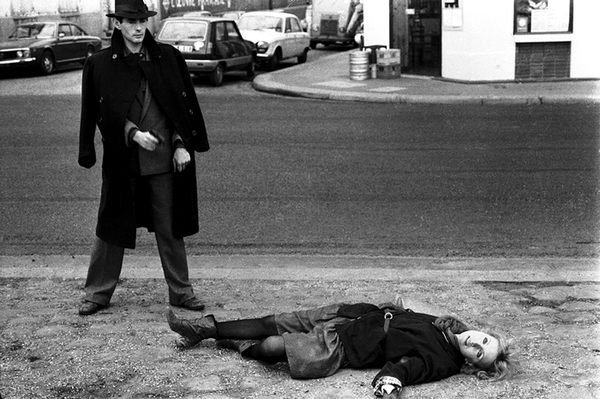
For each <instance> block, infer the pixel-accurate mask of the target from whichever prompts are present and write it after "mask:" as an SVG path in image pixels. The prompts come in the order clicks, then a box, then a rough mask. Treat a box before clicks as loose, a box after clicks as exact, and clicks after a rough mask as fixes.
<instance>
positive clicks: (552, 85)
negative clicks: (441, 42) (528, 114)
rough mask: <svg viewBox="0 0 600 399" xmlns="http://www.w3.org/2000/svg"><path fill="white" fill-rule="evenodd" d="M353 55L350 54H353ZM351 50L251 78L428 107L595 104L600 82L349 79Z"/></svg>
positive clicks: (292, 90) (305, 90)
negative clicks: (426, 105) (472, 81)
mask: <svg viewBox="0 0 600 399" xmlns="http://www.w3.org/2000/svg"><path fill="white" fill-rule="evenodd" d="M352 51H354V50H352ZM349 57H350V52H349V51H345V52H339V53H335V54H333V55H331V56H327V57H323V58H320V59H318V60H316V61H311V62H307V63H306V64H301V65H294V66H292V67H289V68H284V69H280V70H278V71H275V72H271V73H267V74H261V75H259V76H256V77H255V78H254V82H253V85H254V88H255V89H256V90H259V91H264V92H269V93H274V94H281V95H287V96H297V97H307V98H315V99H322V100H338V101H366V102H384V103H432V104H498V103H506V104H556V103H560V104H573V103H584V104H598V103H600V80H565V81H553V82H527V83H513V82H495V83H469V82H455V81H449V80H445V79H439V78H428V77H422V76H415V75H406V74H405V75H402V76H401V77H400V78H398V79H367V80H363V81H356V80H351V79H350V72H349V71H350V66H349V65H350V62H349Z"/></svg>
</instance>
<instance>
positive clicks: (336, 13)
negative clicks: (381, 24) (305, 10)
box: [307, 0, 364, 49]
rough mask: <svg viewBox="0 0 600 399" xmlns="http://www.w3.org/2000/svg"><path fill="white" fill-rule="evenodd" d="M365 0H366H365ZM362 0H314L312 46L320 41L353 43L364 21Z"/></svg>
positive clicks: (309, 27) (311, 24)
mask: <svg viewBox="0 0 600 399" xmlns="http://www.w3.org/2000/svg"><path fill="white" fill-rule="evenodd" d="M363 1H364V0H363ZM362 7H363V5H362V4H361V0H313V2H312V7H311V8H309V12H311V13H312V15H311V17H310V18H307V20H310V26H308V27H307V30H308V31H309V33H310V47H311V48H313V49H314V48H316V47H317V45H318V44H319V43H321V44H324V45H329V44H334V43H338V44H352V45H355V41H354V35H355V34H356V31H357V29H358V27H359V26H360V25H361V23H362V14H363V11H362Z"/></svg>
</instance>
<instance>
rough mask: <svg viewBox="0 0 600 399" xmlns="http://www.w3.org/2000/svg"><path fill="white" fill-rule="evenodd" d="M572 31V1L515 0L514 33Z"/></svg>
mask: <svg viewBox="0 0 600 399" xmlns="http://www.w3.org/2000/svg"><path fill="white" fill-rule="evenodd" d="M572 31H573V0H515V33H516V34H521V33H564V32H572Z"/></svg>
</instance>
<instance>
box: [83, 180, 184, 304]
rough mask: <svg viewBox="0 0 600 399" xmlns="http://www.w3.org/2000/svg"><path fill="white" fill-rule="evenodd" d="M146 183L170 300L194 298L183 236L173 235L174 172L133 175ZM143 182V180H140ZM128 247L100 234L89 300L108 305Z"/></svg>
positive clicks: (88, 285) (87, 287)
mask: <svg viewBox="0 0 600 399" xmlns="http://www.w3.org/2000/svg"><path fill="white" fill-rule="evenodd" d="M134 179H141V183H143V184H144V185H146V187H147V192H148V200H149V201H150V204H151V209H152V222H153V224H154V230H155V236H156V243H157V245H158V253H159V255H160V261H161V264H162V268H163V272H164V274H165V280H166V281H167V285H168V286H169V303H170V304H172V305H181V304H183V302H185V301H187V300H188V299H191V298H194V291H193V288H192V285H191V283H190V280H189V271H188V264H187V256H186V253H185V244H184V241H183V238H181V237H174V236H173V228H172V225H173V184H174V172H168V173H161V174H157V175H150V176H142V177H136V178H132V185H133V186H137V184H135V181H134ZM138 183H139V182H138ZM124 253H125V248H123V247H120V246H117V245H114V244H110V243H108V242H106V241H104V240H102V239H101V238H98V237H96V241H95V242H94V248H93V250H92V255H91V259H90V267H89V269H88V275H87V280H86V283H85V292H86V295H85V301H87V302H93V303H97V304H99V305H104V306H106V305H108V304H109V302H110V299H111V297H112V294H113V292H114V291H115V288H116V286H117V283H118V281H119V276H120V275H121V268H122V266H123V255H124Z"/></svg>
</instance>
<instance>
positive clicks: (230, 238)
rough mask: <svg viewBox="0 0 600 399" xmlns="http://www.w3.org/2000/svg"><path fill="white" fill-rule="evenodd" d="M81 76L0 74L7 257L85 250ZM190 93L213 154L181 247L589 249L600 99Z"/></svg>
mask: <svg viewBox="0 0 600 399" xmlns="http://www.w3.org/2000/svg"><path fill="white" fill-rule="evenodd" d="M80 73H81V72H80V70H73V71H69V72H62V73H59V74H57V75H53V76H51V77H48V78H37V77H23V78H12V79H4V80H0V89H1V90H0V93H1V94H0V107H1V109H2V110H3V112H2V114H1V116H0V126H2V128H1V131H2V133H1V134H2V142H1V144H0V157H1V161H0V162H1V163H0V165H1V170H2V173H1V177H0V203H1V210H0V224H1V225H2V226H3V229H2V232H1V235H2V236H1V239H0V245H1V248H0V253H1V254H10V255H18V254H28V253H60V254H87V253H89V249H90V246H91V242H92V239H93V231H94V226H95V219H96V212H97V206H98V199H99V191H100V168H99V166H96V167H95V168H93V169H92V170H86V169H83V168H81V167H79V166H78V165H77V130H78V123H79V95H78V90H79V82H80ZM42 80H43V81H42ZM36 83H43V84H41V85H36ZM37 86H39V88H38V87H37ZM197 91H198V95H199V98H200V101H201V105H202V108H203V110H204V114H205V118H206V120H207V125H208V130H209V138H210V141H211V145H212V150H211V151H209V152H208V153H205V154H199V155H198V156H197V160H198V165H197V167H198V177H199V201H200V221H201V232H200V233H199V234H197V235H195V236H193V237H190V238H189V239H188V240H187V242H188V248H189V252H190V254H206V253H208V254H215V253H219V254H232V253H252V254H256V253H260V254H262V253H302V254H368V255H403V256H474V257H486V256H508V257H513V256H514V257H523V256H527V257H529V256H534V257H535V256H551V257H580V256H597V255H598V252H599V251H598V234H597V232H598V231H599V229H598V227H599V226H598V224H599V223H598V221H599V220H600V219H599V212H598V202H597V198H598V192H599V190H598V159H597V158H598V150H599V143H598V137H597V128H598V125H599V122H600V121H599V117H598V115H599V114H598V112H597V107H593V106H583V105H569V106H550V105H548V106H534V107H522V106H501V105H496V106H465V105H461V106H449V105H440V106H436V105H430V106H424V105H394V104H365V103H342V102H339V103H336V102H321V101H315V100H303V99H291V98H282V97H277V96H272V95H267V94H262V93H256V92H254V91H253V90H252V89H251V87H250V82H248V81H247V80H244V79H240V80H237V81H236V79H235V78H233V77H232V78H231V80H230V81H228V82H226V84H225V86H224V87H222V88H211V87H207V86H205V85H203V84H202V82H199V81H197ZM19 93H20V94H19ZM138 243H139V247H140V248H139V250H138V251H137V253H138V254H144V253H149V254H155V253H156V249H155V244H154V240H153V237H152V236H151V235H149V234H147V233H146V232H145V231H140V233H139V240H138Z"/></svg>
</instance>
